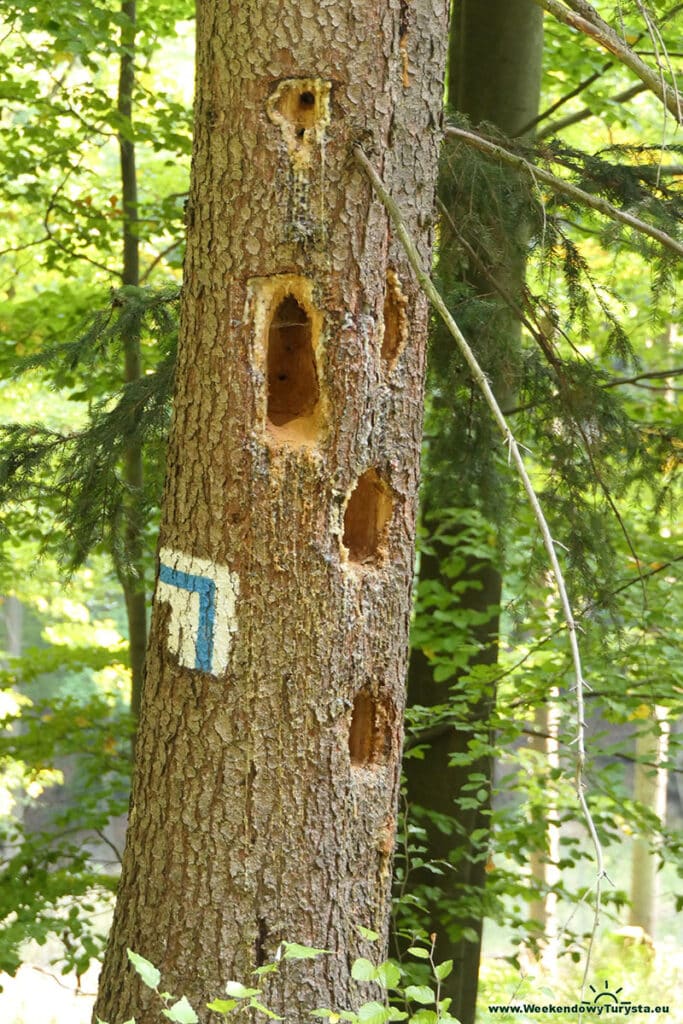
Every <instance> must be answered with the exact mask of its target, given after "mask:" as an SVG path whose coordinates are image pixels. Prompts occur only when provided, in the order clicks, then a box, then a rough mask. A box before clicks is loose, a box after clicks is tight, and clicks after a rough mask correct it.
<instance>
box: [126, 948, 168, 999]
mask: <svg viewBox="0 0 683 1024" xmlns="http://www.w3.org/2000/svg"><path fill="white" fill-rule="evenodd" d="M126 952H127V953H128V959H129V960H130V962H131V963H132V965H133V967H134V968H135V970H136V971H137V972H138V974H139V975H140V977H141V978H142V980H143V982H144V983H145V985H146V986H147V988H152V989H156V988H158V987H159V982H160V981H161V974H160V973H159V971H158V970H157V968H156V967H155V966H154V964H151V963H150V962H149V960H145V958H144V956H140V955H139V953H134V952H133V950H132V949H129V950H127V951H126Z"/></svg>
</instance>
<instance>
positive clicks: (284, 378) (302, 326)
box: [268, 295, 320, 427]
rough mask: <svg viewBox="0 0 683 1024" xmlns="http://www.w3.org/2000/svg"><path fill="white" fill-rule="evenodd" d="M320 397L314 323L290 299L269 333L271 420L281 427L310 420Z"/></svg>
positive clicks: (285, 301) (272, 322)
mask: <svg viewBox="0 0 683 1024" xmlns="http://www.w3.org/2000/svg"><path fill="white" fill-rule="evenodd" d="M319 397H320V389H319V387H318V374H317V371H316V365H315V355H314V352H313V344H312V329H311V321H310V318H309V316H308V314H307V312H306V310H305V309H304V308H303V306H301V305H300V304H299V303H298V302H297V300H296V299H295V298H294V296H293V295H287V296H286V297H285V298H284V299H283V300H282V302H281V303H280V304H279V306H278V307H277V309H276V310H275V314H274V316H273V318H272V320H271V323H270V328H269V331H268V420H269V421H270V423H272V424H274V425H275V426H278V427H279V426H283V425H285V424H287V423H290V422H291V421H292V420H295V419H297V418H299V417H302V416H309V415H310V414H311V413H312V412H313V410H314V409H315V407H316V405H317V403H318V400H319Z"/></svg>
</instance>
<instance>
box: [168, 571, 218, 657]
mask: <svg viewBox="0 0 683 1024" xmlns="http://www.w3.org/2000/svg"><path fill="white" fill-rule="evenodd" d="M159 579H160V580H161V582H162V583H167V584H168V585H169V586H171V587H177V588H178V590H188V591H189V592H190V593H191V594H199V624H198V628H197V636H196V637H195V668H198V669H200V670H201V671H202V672H210V671H211V663H212V661H213V629H214V620H215V618H216V584H215V582H214V581H213V580H210V579H208V577H206V576H196V575H194V574H193V573H190V572H182V571H181V570H180V569H173V568H172V567H171V566H170V565H160V566H159Z"/></svg>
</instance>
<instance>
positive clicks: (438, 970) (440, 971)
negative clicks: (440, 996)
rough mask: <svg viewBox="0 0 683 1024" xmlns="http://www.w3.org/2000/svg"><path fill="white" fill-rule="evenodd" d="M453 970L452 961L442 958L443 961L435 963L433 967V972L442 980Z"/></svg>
mask: <svg viewBox="0 0 683 1024" xmlns="http://www.w3.org/2000/svg"><path fill="white" fill-rule="evenodd" d="M452 970H453V961H452V960H444V962H443V963H441V964H437V965H436V966H435V968H434V974H435V975H436V976H437V978H438V979H439V981H443V980H444V978H447V977H448V975H449V974H450V973H451V971H452Z"/></svg>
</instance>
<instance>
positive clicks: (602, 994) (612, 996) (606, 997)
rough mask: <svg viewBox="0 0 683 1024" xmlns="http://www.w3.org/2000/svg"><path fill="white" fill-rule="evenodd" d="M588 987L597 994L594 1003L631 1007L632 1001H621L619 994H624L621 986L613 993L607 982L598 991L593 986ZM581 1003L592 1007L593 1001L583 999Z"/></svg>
mask: <svg viewBox="0 0 683 1024" xmlns="http://www.w3.org/2000/svg"><path fill="white" fill-rule="evenodd" d="M588 987H589V988H590V990H591V992H595V996H594V997H593V1000H592V1002H593V1003H603V1004H604V1003H608V1002H609V1003H613V1004H614V1005H615V1006H628V1005H630V1002H631V1000H630V999H620V998H619V993H620V992H623V989H622V988H621V986H619V988H618V989H615V990H614V991H612V990H611V989H610V987H609V982H608V981H605V983H604V987H603V988H602V989H601V990H598V989H596V988H594V986H593V985H589V986H588ZM581 1002H582V1003H583V1004H584V1005H585V1004H589V1005H590V1003H591V1000H590V999H582V1000H581Z"/></svg>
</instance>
